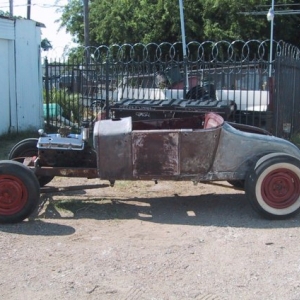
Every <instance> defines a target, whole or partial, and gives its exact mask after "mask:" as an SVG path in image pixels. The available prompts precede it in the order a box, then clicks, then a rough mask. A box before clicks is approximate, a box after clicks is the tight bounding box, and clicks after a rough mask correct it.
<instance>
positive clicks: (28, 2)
mask: <svg viewBox="0 0 300 300" xmlns="http://www.w3.org/2000/svg"><path fill="white" fill-rule="evenodd" d="M30 12H31V0H27V19H30Z"/></svg>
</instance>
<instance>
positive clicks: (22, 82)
mask: <svg viewBox="0 0 300 300" xmlns="http://www.w3.org/2000/svg"><path fill="white" fill-rule="evenodd" d="M37 29H38V30H37ZM15 30H16V31H15V36H16V40H15V45H16V95H17V112H18V130H21V131H22V130H25V129H28V128H40V127H41V126H42V124H43V100H42V86H41V82H42V79H41V78H42V75H41V66H40V44H41V39H40V36H41V35H40V29H39V28H38V27H36V24H35V22H33V21H32V22H30V21H28V20H16V27H15Z"/></svg>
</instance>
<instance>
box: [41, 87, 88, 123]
mask: <svg viewBox="0 0 300 300" xmlns="http://www.w3.org/2000/svg"><path fill="white" fill-rule="evenodd" d="M43 94H44V103H45V104H46V103H47V100H46V99H47V97H46V91H45V90H44V91H43ZM48 103H49V104H50V103H56V104H58V105H59V107H60V108H61V111H60V112H57V114H58V115H61V116H63V117H64V118H66V119H68V120H69V121H71V122H73V123H80V121H81V120H82V118H83V115H84V112H85V108H84V105H83V103H82V98H81V95H80V94H70V93H68V91H67V89H60V90H58V89H52V90H50V91H49V100H48Z"/></svg>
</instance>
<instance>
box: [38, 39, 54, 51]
mask: <svg viewBox="0 0 300 300" xmlns="http://www.w3.org/2000/svg"><path fill="white" fill-rule="evenodd" d="M41 48H42V49H43V50H44V51H48V50H50V49H52V45H51V42H49V40H48V39H43V40H42V41H41Z"/></svg>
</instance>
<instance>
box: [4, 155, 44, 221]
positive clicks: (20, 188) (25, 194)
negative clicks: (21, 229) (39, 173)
mask: <svg viewBox="0 0 300 300" xmlns="http://www.w3.org/2000/svg"><path fill="white" fill-rule="evenodd" d="M39 199H40V186H39V182H38V180H37V178H36V177H35V175H34V173H33V172H32V171H31V170H30V169H28V168H27V167H25V166H24V165H22V164H21V163H18V162H15V161H11V160H4V161H0V222H1V223H15V222H20V221H23V220H24V219H26V218H27V217H29V216H30V215H31V214H32V213H33V212H34V210H35V209H36V208H37V206H38V204H39Z"/></svg>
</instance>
